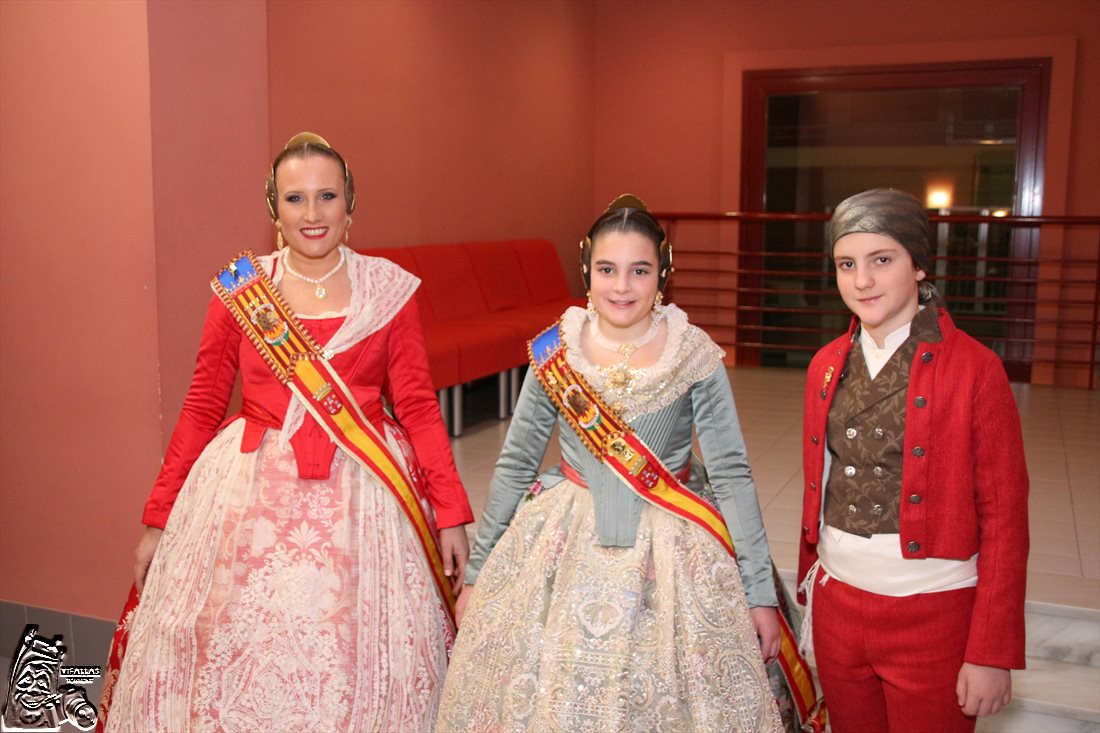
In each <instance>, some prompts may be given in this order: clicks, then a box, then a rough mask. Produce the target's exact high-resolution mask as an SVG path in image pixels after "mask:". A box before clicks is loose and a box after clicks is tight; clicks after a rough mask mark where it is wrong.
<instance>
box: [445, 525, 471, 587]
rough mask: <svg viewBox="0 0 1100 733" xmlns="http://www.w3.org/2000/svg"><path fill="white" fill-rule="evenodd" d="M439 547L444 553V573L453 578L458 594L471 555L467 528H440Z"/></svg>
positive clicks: (452, 583)
mask: <svg viewBox="0 0 1100 733" xmlns="http://www.w3.org/2000/svg"><path fill="white" fill-rule="evenodd" d="M439 549H440V551H441V552H442V553H443V574H444V575H446V576H447V577H448V578H450V579H451V590H452V591H454V592H455V593H456V594H457V593H458V591H459V589H461V588H462V581H463V578H465V577H466V560H467V558H469V557H470V543H469V541H468V540H467V539H466V528H465V527H464V526H462V525H459V526H457V527H447V528H446V529H441V530H439Z"/></svg>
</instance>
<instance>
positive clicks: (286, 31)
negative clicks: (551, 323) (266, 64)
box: [268, 0, 596, 287]
mask: <svg viewBox="0 0 1100 733" xmlns="http://www.w3.org/2000/svg"><path fill="white" fill-rule="evenodd" d="M593 17H594V9H593V6H592V5H590V4H588V3H577V2H554V3H549V2H539V3H533V2H469V1H466V0H456V1H454V2H445V3H444V2H365V3H332V2H320V3H318V2H312V1H306V2H301V1H298V0H282V1H280V2H273V3H269V5H268V42H269V47H270V48H271V49H272V53H271V54H270V72H271V76H270V89H271V96H270V107H271V140H272V145H273V147H277V146H278V145H281V144H282V142H284V141H286V140H287V139H289V138H290V136H291V135H293V134H295V133H297V132H299V131H301V130H312V131H315V132H318V133H320V134H322V135H323V136H325V137H326V138H327V139H328V140H329V142H331V143H332V144H333V145H334V146H335V147H336V148H337V149H338V150H340V151H341V152H343V153H344V154H345V157H346V158H347V160H348V163H349V165H350V166H351V168H352V171H353V172H354V174H355V178H356V189H357V191H358V194H359V203H358V209H357V211H356V214H355V217H354V219H355V226H354V227H353V229H352V244H353V245H355V246H391V245H407V244H424V243H429V242H455V241H462V240H469V239H503V238H509V237H545V238H548V239H551V240H553V241H554V242H555V243H557V245H558V246H559V248H560V250H561V253H562V255H563V257H564V258H565V261H566V262H567V263H568V267H567V274H568V275H569V276H570V278H571V279H572V281H573V283H574V285H575V286H577V287H579V276H575V273H574V270H575V269H576V267H575V262H576V242H577V241H578V240H579V239H580V238H581V237H582V236H583V233H584V230H585V229H587V227H588V224H589V220H590V219H591V218H592V215H593V208H592V203H591V202H592V164H593V144H592V110H593V94H592V92H593V86H592V68H593V66H594V63H595V55H596V52H595V46H594V44H595V32H594V29H593V24H592V20H593ZM456 287H462V284H461V283H456Z"/></svg>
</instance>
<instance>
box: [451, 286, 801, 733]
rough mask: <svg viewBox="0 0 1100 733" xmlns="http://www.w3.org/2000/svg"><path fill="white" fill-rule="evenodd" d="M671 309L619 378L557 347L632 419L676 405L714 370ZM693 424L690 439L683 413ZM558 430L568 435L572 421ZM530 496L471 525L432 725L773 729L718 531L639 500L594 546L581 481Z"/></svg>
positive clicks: (579, 314)
mask: <svg viewBox="0 0 1100 733" xmlns="http://www.w3.org/2000/svg"><path fill="white" fill-rule="evenodd" d="M666 314H667V315H668V316H669V322H670V333H669V337H668V339H667V341H668V343H667V344H666V347H665V353H664V354H663V355H662V357H661V359H660V360H659V361H658V363H657V364H656V365H654V366H653V367H650V368H649V369H648V370H646V374H645V375H643V378H642V380H641V381H639V382H637V383H635V384H634V385H633V387H634V389H632V390H630V391H629V393H628V392H627V391H624V390H622V389H620V385H618V384H617V383H616V384H610V385H609V384H604V383H603V382H602V381H601V375H600V373H599V372H598V371H597V370H596V368H595V367H594V366H593V365H591V364H589V363H588V362H587V361H586V360H584V358H583V354H581V352H580V350H579V348H571V349H570V350H569V351H568V357H569V360H570V363H571V365H572V366H573V367H574V368H575V369H577V370H578V371H579V372H580V373H581V374H583V375H584V376H585V378H586V379H587V380H588V381H589V383H590V384H592V385H593V387H594V388H595V389H597V390H599V391H601V392H602V393H603V396H604V397H605V399H606V400H607V401H608V402H609V403H610V402H618V403H620V404H621V408H620V409H621V410H622V414H624V415H626V416H628V417H629V418H630V419H631V420H632V421H633V420H634V418H635V417H638V416H640V415H644V414H647V413H649V414H654V413H657V412H659V411H660V410H664V409H667V410H673V411H674V410H676V409H677V407H676V404H678V402H677V401H678V400H679V399H680V398H681V397H683V396H684V395H685V394H686V393H687V392H688V391H689V390H690V389H691V387H692V385H693V384H695V383H696V382H697V381H699V380H700V379H701V378H703V377H706V376H708V375H710V374H712V373H713V372H714V371H715V369H722V367H721V363H720V352H718V351H717V347H715V346H714V345H713V343H712V342H710V341H709V339H707V338H706V337H705V335H703V334H702V332H701V331H699V330H698V329H695V328H694V327H689V326H688V324H687V320H686V317H684V316H683V313H682V312H681V311H679V310H678V309H675V308H674V307H672V308H670V309H669V310H666ZM579 319H583V311H579V309H576V310H575V311H567V312H566V314H565V316H564V317H563V328H562V331H563V336H564V338H565V341H566V344H567V346H573V345H575V344H577V343H579V341H578V334H579V331H580V328H581V325H580V320H579ZM721 377H722V378H723V379H724V378H725V371H724V369H722V372H721ZM528 381H529V382H533V377H531V376H529V377H528ZM727 384H728V383H727ZM524 390H525V392H526V393H527V394H526V395H525V396H526V397H527V398H528V399H529V400H531V401H530V402H525V400H524V398H522V397H521V405H523V404H526V405H531V404H534V403H536V402H539V401H540V400H542V399H543V398H545V395H544V394H543V393H542V392H541V387H539V386H538V385H537V383H534V387H533V388H532V387H531V384H527V385H525V388H524ZM534 390H538V391H537V392H535V391H534ZM540 395H541V396H540ZM544 404H545V403H544ZM729 408H730V410H733V409H734V408H733V404H732V401H731V402H730V404H729ZM547 409H548V408H546V407H543V408H542V411H541V412H539V408H531V410H530V411H521V409H520V408H519V407H517V413H516V416H515V417H514V418H513V424H515V423H516V421H522V420H534V419H539V420H546V419H550V420H551V421H552V420H553V419H554V418H553V417H550V418H547ZM536 414H537V415H538V416H539V417H538V418H536V417H535V416H536ZM666 422H667V420H666ZM635 427H637V426H635ZM688 433H689V435H688V436H682V437H687V439H688V445H690V422H689V423H688ZM559 434H560V435H565V436H566V437H565V438H563V441H564V440H569V439H572V436H571V435H570V433H569V429H568V428H563V427H561V426H559ZM547 435H549V432H548V431H547ZM642 437H643V439H646V440H647V442H648V440H649V436H646V435H642ZM739 437H740V436H739V434H738V436H737V437H736V439H739ZM729 438H730V439H731V440H733V439H735V438H734V437H733V436H729ZM543 445H545V444H543ZM651 445H653V444H652V443H651ZM564 448H565V446H563V454H565V453H566V451H565V450H564ZM689 450H690V449H689ZM535 451H536V452H537V451H538V448H536V449H535ZM507 452H508V447H507V446H506V448H505V453H506V454H507ZM664 457H665V456H662V458H664ZM513 458H514V459H515V461H514V462H516V463H527V464H530V465H533V466H534V467H535V468H536V469H537V466H538V463H539V461H540V460H541V454H540V455H537V456H528V457H527V459H526V460H525V459H524V458H522V457H516V456H510V455H504V456H502V458H501V463H499V464H498V472H499V470H500V469H499V467H500V466H501V465H502V464H504V463H506V462H507V463H508V464H509V465H511V464H512V463H513V461H512V459H513ZM596 470H600V469H596ZM673 470H675V467H674V468H673ZM589 480H591V479H589ZM495 485H496V481H494V486H495ZM510 491H511V492H517V491H522V488H519V487H511V489H510ZM529 498H530V500H527V501H524V500H521V499H520V500H516V501H515V504H514V505H515V506H516V507H518V508H517V510H516V511H515V514H514V516H513V517H512V518H511V521H510V523H509V526H508V528H507V530H506V531H503V534H502V535H500V536H499V539H497V538H496V537H493V536H491V535H492V534H493V531H492V530H486V529H485V528H484V527H483V529H482V532H479V535H478V544H479V545H485V544H487V545H488V546H490V547H492V552H491V553H490V554H489V556H488V559H487V560H486V561H485V564H484V566H483V567H482V568H481V570H480V573H479V574H478V575H477V578H476V584H475V588H476V591H475V593H474V595H473V597H472V599H471V601H470V603H469V605H468V607H467V609H466V616H465V618H464V620H463V623H462V626H461V628H460V631H459V635H458V639H457V640H456V643H455V648H454V654H453V656H452V659H451V666H450V670H449V672H448V677H447V681H446V683H445V685H444V692H443V699H442V701H441V703H440V713H439V717H438V719H437V721H436V727H435V730H436V731H437V733H451V732H454V733H459V732H465V731H493V732H494V733H496V732H505V731H507V732H520V731H525V732H531V733H534V732H536V731H537V732H539V733H541V732H543V731H568V732H569V733H588V732H592V733H595V732H597V731H599V732H601V733H603V732H605V731H616V732H619V731H621V732H623V733H627V732H629V733H650V732H652V731H662V733H675V732H677V731H684V732H687V731H700V732H702V731H707V732H709V731H739V732H742V733H748V732H752V733H756V732H757V731H768V732H770V733H777V732H778V731H782V730H783V727H782V722H781V721H780V717H779V711H778V709H777V707H776V704H775V700H774V698H773V696H772V693H771V689H770V687H769V681H768V676H767V673H766V672H765V670H764V665H763V661H762V659H761V656H760V648H759V644H758V642H757V639H756V633H755V630H754V628H753V625H752V623H751V620H750V616H749V607H748V604H747V602H746V599H745V592H744V589H743V586H742V580H741V574H740V572H739V570H738V565H737V563H736V562H735V561H734V560H733V559H732V558H730V557H729V555H728V554H727V553H726V551H725V550H724V549H723V548H722V547H721V545H720V544H719V543H718V542H716V541H715V540H714V538H713V537H711V536H710V535H709V534H707V533H706V532H705V531H704V530H703V529H701V528H699V527H697V526H696V525H694V524H691V523H689V522H686V521H684V520H682V519H680V518H679V517H677V516H674V515H672V514H670V513H667V512H664V511H662V510H660V509H657V508H656V507H653V506H650V505H648V504H644V505H643V506H642V507H641V510H640V519H639V521H638V526H637V533H636V536H635V539H634V542H633V545H632V546H604V545H602V544H601V541H600V536H599V532H598V527H597V517H596V509H595V502H594V497H593V492H592V491H590V490H589V489H588V488H585V487H584V486H581V485H579V484H578V483H575V482H574V481H571V480H569V479H565V480H562V481H560V482H558V483H557V484H555V485H553V486H550V487H549V488H546V489H544V490H542V491H540V492H538V495H537V496H534V497H529ZM753 500H754V501H755V497H754V499H753ZM492 501H493V499H492V498H490V502H492ZM510 506H511V504H510ZM487 511H489V509H488V508H487ZM494 521H495V520H494ZM485 523H486V520H485V519H483V524H485ZM493 541H495V542H496V544H495V545H493V544H492V543H493ZM483 549H484V548H483ZM476 552H477V551H476V550H475V554H476Z"/></svg>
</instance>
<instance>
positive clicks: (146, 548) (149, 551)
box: [134, 527, 164, 596]
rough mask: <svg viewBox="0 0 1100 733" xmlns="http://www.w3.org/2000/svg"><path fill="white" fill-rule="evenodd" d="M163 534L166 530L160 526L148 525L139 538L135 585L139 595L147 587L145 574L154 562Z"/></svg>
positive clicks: (135, 556) (135, 561)
mask: <svg viewBox="0 0 1100 733" xmlns="http://www.w3.org/2000/svg"><path fill="white" fill-rule="evenodd" d="M162 534H164V530H163V529H160V528H159V527H146V528H145V531H144V532H142V534H141V539H140V540H138V546H137V549H136V550H134V585H135V586H136V587H137V592H138V595H139V596H140V595H141V591H142V589H143V588H144V587H145V576H146V575H147V574H148V572H149V565H150V564H151V563H152V562H153V554H154V553H156V551H157V545H159V544H160V536H161V535H162Z"/></svg>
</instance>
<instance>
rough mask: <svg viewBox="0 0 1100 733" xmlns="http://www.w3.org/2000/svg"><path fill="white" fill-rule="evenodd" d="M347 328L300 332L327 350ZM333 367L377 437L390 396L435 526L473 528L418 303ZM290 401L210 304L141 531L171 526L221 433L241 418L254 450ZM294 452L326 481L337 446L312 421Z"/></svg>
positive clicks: (301, 471)
mask: <svg viewBox="0 0 1100 733" xmlns="http://www.w3.org/2000/svg"><path fill="white" fill-rule="evenodd" d="M342 320H343V319H340V318H332V319H321V320H313V319H305V320H303V324H304V325H305V327H306V328H307V329H308V330H309V331H310V332H311V333H312V334H313V336H314V338H315V339H316V340H317V342H318V343H321V344H324V343H326V342H327V341H328V339H329V338H330V337H331V336H332V335H333V333H335V331H336V329H337V328H338V327H339V325H340V323H341V321H342ZM330 362H331V363H332V365H333V366H334V367H335V368H336V371H337V372H339V374H340V375H341V376H342V377H343V379H344V383H345V384H347V385H348V387H349V388H350V389H351V391H352V393H353V394H354V395H355V397H356V400H357V401H358V402H359V404H360V406H362V408H363V412H364V414H365V415H366V416H367V418H368V419H369V420H370V421H371V422H372V423H373V424H374V426H375V427H376V428H378V429H379V431H380V432H381V428H382V423H381V420H382V402H381V397H382V395H383V393H385V394H386V396H387V398H388V399H390V400H391V401H392V403H393V405H394V412H395V413H396V415H397V418H398V420H400V421H401V424H402V426H403V427H404V428H405V430H406V431H407V432H408V434H409V440H410V442H411V443H412V446H413V449H414V450H415V451H416V455H417V458H418V459H419V461H420V464H421V465H422V467H423V468H424V473H425V476H426V478H427V484H428V486H427V493H428V500H429V502H430V503H431V505H432V507H433V509H434V510H435V513H436V522H437V523H438V526H439V527H440V528H444V527H454V526H458V525H460V524H467V523H469V522H472V521H473V513H472V512H471V511H470V504H469V501H468V500H467V498H466V490H465V489H464V488H463V486H462V481H461V479H460V478H459V476H458V471H457V470H456V469H455V464H454V457H453V456H452V454H451V447H450V442H449V440H448V437H447V432H446V428H445V427H444V425H443V420H442V417H441V415H440V412H439V402H438V401H437V400H436V396H435V391H434V390H433V388H432V381H431V375H430V373H429V371H428V358H427V353H426V351H425V349H424V336H423V332H422V329H421V325H420V316H419V314H418V312H417V308H416V301H415V300H414V299H412V298H410V299H409V301H408V302H407V303H406V304H405V305H404V306H403V307H402V308H401V310H400V311H399V312H398V313H397V315H396V316H395V317H394V318H393V319H392V320H390V322H389V323H387V324H386V325H384V326H383V327H382V328H380V329H379V330H377V331H375V332H374V333H372V334H370V335H369V336H367V337H366V338H365V339H363V341H361V342H360V343H359V344H357V345H356V346H354V347H353V348H350V349H348V350H347V351H344V352H343V353H340V354H337V355H335V356H334V357H333V358H332V359H331V360H330ZM238 369H240V372H241V380H242V388H241V391H242V396H243V398H244V407H243V409H242V413H241V414H239V415H234V416H233V417H231V418H230V419H229V420H226V421H225V422H223V419H224V417H225V412H226V408H227V405H228V403H229V399H230V396H231V395H232V392H233V385H234V382H235V381H236V376H237V370H238ZM291 398H292V396H291V394H290V391H289V390H288V389H287V388H286V387H284V386H283V385H282V384H280V383H279V382H278V380H276V379H275V377H274V375H273V374H272V373H271V369H270V368H269V367H268V366H267V365H266V364H265V363H264V362H263V360H262V359H261V358H260V356H259V354H258V353H257V352H256V349H255V348H254V347H253V346H252V344H250V343H249V342H248V340H247V339H245V338H244V337H243V335H242V333H241V331H240V328H239V327H238V326H237V324H236V323H235V322H234V321H233V319H232V317H231V316H230V315H229V311H228V310H227V309H226V307H225V305H223V304H222V302H221V301H220V300H218V299H217V298H216V297H214V298H213V299H211V302H210V306H209V309H208V311H207V314H206V323H205V325H204V326H203V333H202V340H201V342H200V344H199V354H198V358H197V363H196V366H195V374H194V376H193V377H192V380H191V388H190V389H189V390H188V392H187V397H186V398H185V399H184V402H183V411H182V412H181V414H180V419H179V422H178V423H177V424H176V429H175V431H174V432H173V433H172V439H171V441H170V443H169V445H168V450H167V452H166V454H165V457H164V464H163V465H162V467H161V470H160V475H159V476H158V477H157V480H156V483H155V484H154V486H153V490H152V492H151V493H150V494H149V498H148V500H147V502H146V504H145V513H144V515H143V517H142V522H143V523H144V524H147V525H149V526H152V527H164V525H165V523H167V521H168V514H169V513H170V512H171V510H172V504H173V503H174V502H175V499H176V496H177V494H179V491H180V488H181V487H182V486H183V482H184V480H185V479H186V478H187V474H188V472H189V471H190V470H191V466H192V465H193V464H194V463H195V461H196V460H197V459H198V457H199V454H200V453H202V451H203V449H204V448H206V446H207V444H208V443H209V442H210V441H211V439H212V438H213V437H214V436H215V435H216V434H217V432H218V431H219V430H220V429H221V428H222V427H224V426H225V425H226V424H228V423H229V422H232V421H233V420H235V419H244V420H246V421H247V425H246V427H245V431H244V436H243V439H242V441H241V451H242V452H249V451H254V450H256V449H257V448H258V447H259V444H260V440H261V439H262V438H263V435H264V433H265V432H266V430H267V429H269V428H278V427H279V426H280V425H281V424H282V419H283V415H285V414H286V409H287V405H288V404H289V402H290V400H291ZM291 446H292V447H293V449H294V455H295V459H296V460H297V463H298V475H299V476H300V477H302V478H306V479H309V478H314V479H317V478H327V477H328V473H329V468H330V466H331V464H332V458H333V455H334V454H335V451H336V445H335V444H334V443H333V442H332V441H331V439H329V437H328V436H327V435H326V434H325V433H324V431H323V430H322V429H321V428H320V426H319V425H317V423H316V421H315V420H314V419H313V418H312V417H311V416H309V415H308V414H307V415H306V416H305V418H304V421H303V424H302V426H301V428H300V429H299V430H298V432H297V433H296V434H295V435H294V436H293V437H292V438H291Z"/></svg>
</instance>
